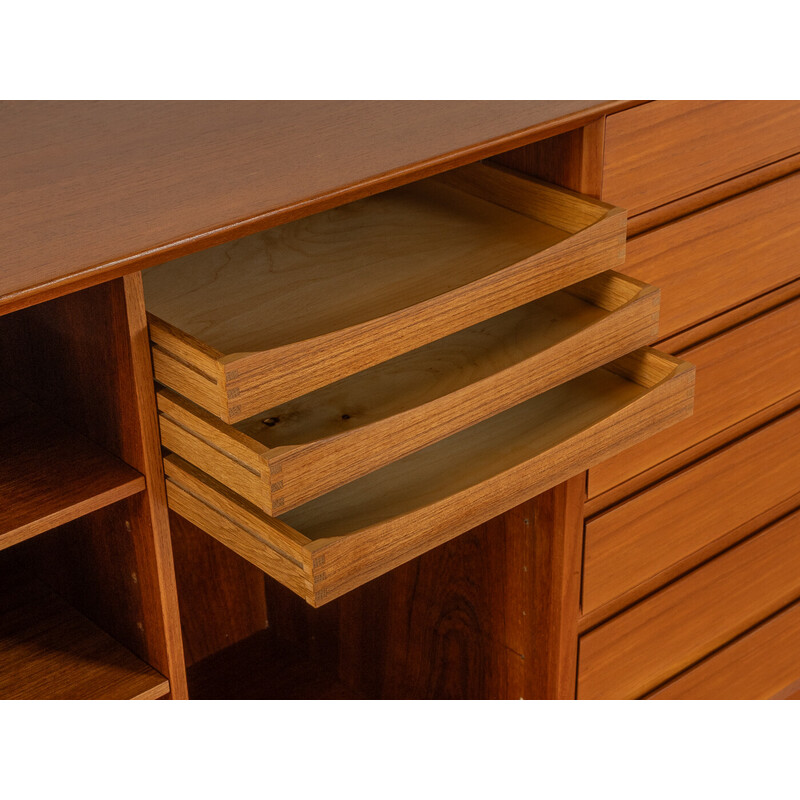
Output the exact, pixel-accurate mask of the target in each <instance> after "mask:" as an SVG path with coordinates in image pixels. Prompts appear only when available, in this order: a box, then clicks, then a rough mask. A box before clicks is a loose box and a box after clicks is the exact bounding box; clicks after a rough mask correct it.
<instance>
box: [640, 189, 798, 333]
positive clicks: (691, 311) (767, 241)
mask: <svg viewBox="0 0 800 800" xmlns="http://www.w3.org/2000/svg"><path fill="white" fill-rule="evenodd" d="M798 219H800V173H794V174H793V175H790V176H788V177H786V178H782V179H781V180H778V181H774V182H773V183H770V184H767V185H766V186H763V187H761V188H759V189H754V190H753V191H750V192H746V193H745V194H742V195H739V196H737V197H734V198H732V199H730V200H726V201H725V202H724V203H719V204H718V205H715V206H711V207H710V208H706V209H703V210H702V211H698V212H696V213H695V214H690V215H689V216H687V217H684V218H683V219H680V220H678V221H677V222H672V223H670V224H668V225H664V226H662V227H660V228H656V229H654V230H652V231H649V232H648V233H643V234H641V235H640V236H636V237H634V238H633V239H631V240H630V241H629V242H628V254H627V259H626V262H625V272H626V274H629V275H632V276H634V277H636V278H639V280H642V281H646V282H648V283H652V284H653V285H655V286H658V287H659V288H660V289H661V293H662V296H661V331H660V336H661V337H662V338H663V337H667V336H670V335H672V334H673V333H677V332H678V331H681V330H684V329H686V328H689V327H691V326H692V325H695V324H696V323H698V322H702V321H703V320H706V319H709V318H710V317H713V316H715V315H717V314H721V313H722V312H724V311H727V310H728V309H731V308H734V307H735V306H738V305H740V304H742V303H745V302H746V301H747V300H750V299H751V298H753V297H756V296H757V295H760V294H763V293H765V292H768V291H770V290H772V289H775V288H777V287H778V286H781V285H783V284H785V283H788V282H790V281H792V280H794V279H795V278H797V277H799V276H800V263H798V260H797V252H798V250H800V226H798V224H797V220H798Z"/></svg>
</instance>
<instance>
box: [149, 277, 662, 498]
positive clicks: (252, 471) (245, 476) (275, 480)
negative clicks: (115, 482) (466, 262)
mask: <svg viewBox="0 0 800 800" xmlns="http://www.w3.org/2000/svg"><path fill="white" fill-rule="evenodd" d="M658 296H659V292H658V290H657V289H655V288H653V287H652V286H647V285H646V284H643V283H640V282H639V281H636V280H631V279H630V278H626V277H625V276H623V275H619V274H617V273H615V272H605V273H602V274H601V275H597V276H594V277H592V278H588V279H587V280H585V281H582V282H581V283H579V284H576V285H575V286H572V287H569V288H568V289H566V290H562V291H559V292H555V293H553V294H551V295H547V296H546V297H542V298H539V299H538V300H534V301H532V302H531V303H528V304H527V305H525V306H522V307H520V308H516V309H512V310H511V311H507V312H506V313H505V314H502V315H500V316H499V317H493V318H492V319H490V320H487V321H485V322H481V323H478V324H477V325H474V326H472V327H471V328H468V329H466V330H463V331H459V332H457V333H453V334H451V335H450V336H448V337H445V338H444V339H440V340H438V341H436V342H432V343H431V344H428V345H425V346H424V347H421V348H418V349H417V350H412V351H411V352H409V353H404V354H403V355H400V356H397V357H395V358H394V359H392V360H390V361H385V362H383V363H381V364H378V365H376V366H374V367H371V368H370V369H368V370H365V371H364V372H359V373H356V374H355V375H351V376H349V377H347V378H344V379H342V380H341V381H338V382H336V383H334V384H331V385H329V386H325V387H323V388H321V389H318V390H317V391H315V392H312V393H310V394H308V395H305V396H304V397H301V398H298V399H297V400H292V401H289V402H288V403H284V404H283V405H280V406H276V407H274V408H271V409H269V410H267V411H264V412H262V413H261V414H258V415H257V416H255V417H251V418H250V419H248V420H245V421H244V422H240V423H237V424H236V425H235V426H234V425H229V424H227V423H225V422H222V421H220V420H219V419H218V418H217V417H215V416H213V415H212V414H209V413H208V412H205V411H203V409H201V408H199V407H198V406H196V405H195V404H193V403H191V402H190V401H188V400H185V399H184V398H182V397H181V396H180V395H178V394H176V393H175V392H173V391H171V390H169V389H162V390H161V391H160V392H159V396H158V406H159V411H160V415H159V417H160V423H161V439H162V442H163V444H164V446H165V447H167V448H168V449H169V450H172V451H173V452H174V453H177V454H178V455H179V456H181V457H182V458H184V459H186V460H187V461H189V462H190V463H192V464H194V465H195V466H197V467H200V469H202V470H203V471H204V472H206V473H207V474H208V475H210V476H211V477H213V478H216V479H217V480H218V481H220V482H221V483H223V484H225V485H226V486H228V487H229V488H231V489H233V491H235V492H236V493H237V494H240V495H241V496H242V497H244V498H245V499H246V500H249V501H250V502H251V503H253V504H254V505H256V506H258V507H259V508H260V509H262V510H263V511H266V512H267V513H268V514H281V513H285V512H287V511H290V510H291V509H293V508H295V507H297V506H299V505H300V504H302V503H305V502H307V501H309V500H312V499H313V498H315V497H318V496H319V495H321V494H324V493H325V492H328V491H331V490H332V489H335V488H337V487H338V486H341V485H343V484H345V483H348V482H349V481H352V480H355V479H356V478H359V477H361V476H362V475H366V474H367V473H368V472H371V471H372V470H375V469H378V468H379V467H382V466H385V465H386V464H389V463H391V462H392V461H396V460H397V459H399V458H402V457H403V456H406V455H408V454H409V453H413V452H415V451H416V450H419V449H421V448H422V447H425V446H427V445H429V444H432V443H434V442H436V441H438V440H440V439H443V438H445V437H446V436H450V435H451V434H453V433H456V432H458V431H460V430H463V429H464V428H467V427H469V426H470V425H473V424H475V423H477V422H480V421H481V420H484V419H488V418H489V417H491V416H493V415H494V414H498V413H500V412H501V411H505V410H506V409H508V408H511V407H512V406H514V405H517V404H518V403H521V402H523V401H525V400H527V399H529V398H531V397H533V396H535V395H537V394H541V393H542V392H544V391H547V390H548V389H551V388H553V387H554V386H557V385H558V384H560V383H563V382H564V381H567V380H570V379H571V378H574V377H576V376H578V375H580V374H582V373H584V372H587V371H588V370H590V369H594V368H595V367H598V366H601V365H602V364H605V363H607V362H608V361H611V360H612V359H614V358H617V357H619V356H622V355H624V354H625V353H629V352H630V351H631V350H634V349H636V348H637V347H641V346H642V345H644V344H647V342H649V341H652V340H653V339H654V338H655V337H656V335H657V333H658Z"/></svg>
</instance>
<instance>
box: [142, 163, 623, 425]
mask: <svg viewBox="0 0 800 800" xmlns="http://www.w3.org/2000/svg"><path fill="white" fill-rule="evenodd" d="M625 231H626V216H625V212H624V211H623V210H621V209H618V208H614V207H613V206H609V205H607V204H605V203H601V202H599V201H598V200H593V199H591V198H589V197H584V196H583V195H578V194H575V193H573V192H569V191H567V190H565V189H561V188H558V187H554V186H550V185H548V184H544V183H541V182H539V181H535V180H533V179H530V178H527V177H524V176H520V175H518V174H516V173H513V172H510V171H508V170H505V169H503V168H500V167H495V166H488V165H485V164H473V165H470V166H468V167H464V168H462V169H459V170H455V171H453V172H450V173H447V174H445V175H444V176H437V177H435V178H429V179H427V180H424V181H420V182H417V183H413V184H409V185H408V186H403V187H400V188H398V189H393V190H391V191H389V192H385V193H383V194H379V195H376V196H374V197H369V198H366V199H364V200H358V201H356V202H354V203H350V204H349V205H345V206H342V207H340V208H336V209H333V210H331V211H326V212H323V213H321V214H316V215H314V216H311V217H308V218H306V219H303V220H299V221H297V222H292V223H289V224H287V225H282V226H279V227H277V228H273V229H271V230H268V231H266V232H263V233H259V234H254V235H252V236H248V237H245V238H243V239H239V240H238V241H235V242H231V243H228V244H225V245H220V246H219V247H214V248H210V249H208V250H204V251H202V252H199V253H194V254H192V255H189V256H185V257H184V258H180V259H177V260H176V261H172V262H169V263H165V264H162V265H160V266H157V267H153V268H152V269H150V270H147V271H146V272H145V273H144V285H145V296H146V301H147V307H148V312H149V314H148V316H149V322H150V336H151V339H152V343H153V359H154V366H155V375H156V378H157V380H158V381H160V382H161V383H163V384H164V385H165V386H168V387H170V388H171V389H174V390H175V391H177V392H178V393H179V394H181V395H183V396H184V397H187V398H189V399H190V400H192V401H193V402H195V403H197V404H198V405H200V406H202V407H203V408H205V409H206V410H208V411H210V412H211V413H213V414H215V415H216V416H218V417H220V418H221V419H223V420H225V421H226V422H240V421H242V420H244V419H247V418H248V417H250V416H252V415H253V414H256V413H258V412H259V411H261V410H263V409H265V408H270V407H271V406H275V405H278V404H280V403H283V402H285V401H287V400H291V399H293V398H296V397H300V396H301V395H304V394H307V393H308V392H311V391H313V390H315V389H317V388H319V387H320V386H324V385H326V384H329V383H332V382H334V381H337V380H339V379H341V378H343V377H345V376H347V375H351V374H353V373H355V372H358V371H360V370H364V369H367V368H368V367H371V366H373V365H374V364H377V363H379V362H381V361H387V360H389V359H390V358H393V357H394V356H396V355H399V354H400V353H405V352H408V351H409V350H413V349H415V348H417V347H421V346H422V345H424V344H427V343H428V342H431V341H434V340H435V339H440V338H442V337H444V336H447V335H449V334H451V333H453V332H455V331H458V330H463V329H464V328H468V327H470V326H471V325H474V324H475V323H477V322H480V321H482V320H485V319H488V318H489V317H492V316H495V315H497V314H502V313H503V312H505V311H508V310H510V309H512V308H516V307H518V306H521V305H524V304H525V303H528V302H530V301H531V300H534V299H536V298H537V297H541V296H542V295H545V294H549V293H550V292H553V291H555V290H557V289H560V288H563V287H564V286H567V285H570V284H572V283H576V282H578V281H580V280H583V279H584V278H587V277H589V276H591V275H594V274H597V273H599V272H602V271H604V270H607V269H611V268H613V267H615V266H617V265H619V264H620V263H622V261H623V260H624V252H625Z"/></svg>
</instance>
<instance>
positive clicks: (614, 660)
mask: <svg viewBox="0 0 800 800" xmlns="http://www.w3.org/2000/svg"><path fill="white" fill-rule="evenodd" d="M798 594H800V512H796V513H794V514H792V515H790V516H788V517H785V518H784V519H782V520H781V521H780V522H777V523H775V524H774V525H772V526H771V527H769V528H767V529H766V530H764V531H762V532H761V533H758V534H756V535H755V536H753V537H751V538H749V539H747V540H746V541H744V542H742V543H740V544H738V545H737V546H736V547H733V548H731V549H730V550H728V551H726V552H725V553H723V554H722V555H720V556H718V557H717V558H715V559H714V560H713V561H710V562H709V563H707V564H705V565H703V566H702V567H699V568H698V569H696V570H695V571H694V572H691V573H689V574H688V575H686V576H685V577H684V578H681V579H680V580H679V581H676V582H675V583H672V584H670V585H669V586H667V587H666V588H664V589H662V590H661V591H660V592H657V593H656V594H654V595H652V596H651V597H648V598H647V599H646V600H644V601H643V602H641V603H639V604H638V605H636V606H634V607H633V608H631V609H630V610H629V611H626V612H624V613H623V614H620V615H619V616H617V617H614V618H613V619H611V620H610V621H609V622H606V623H605V624H603V625H601V626H600V627H598V628H595V629H594V630H593V631H591V632H589V633H587V634H584V635H583V636H582V637H581V639H580V652H579V667H578V697H579V698H581V699H612V698H619V699H625V698H634V697H640V696H641V695H643V694H645V693H647V692H649V691H651V690H653V689H655V688H656V687H657V686H659V685H660V684H662V683H663V682H664V681H666V680H668V679H669V678H672V677H673V676H674V675H676V674H677V673H679V672H681V671H682V670H684V669H686V668H687V667H688V666H690V665H691V664H693V663H695V662H696V661H698V660H699V659H701V658H703V657H704V656H706V655H708V654H709V653H710V652H711V651H712V650H715V649H716V648H718V647H720V646H722V645H724V644H725V643H726V642H729V641H730V640H731V639H733V637H735V636H737V635H738V634H740V633H742V632H743V631H745V630H747V629H748V628H750V627H752V626H753V625H755V624H756V623H758V622H760V621H761V620H763V619H764V618H765V617H767V616H768V615H770V614H772V613H774V612H775V611H777V610H779V609H780V608H783V606H785V605H786V604H788V603H790V602H792V601H793V600H795V599H796V598H797V596H798Z"/></svg>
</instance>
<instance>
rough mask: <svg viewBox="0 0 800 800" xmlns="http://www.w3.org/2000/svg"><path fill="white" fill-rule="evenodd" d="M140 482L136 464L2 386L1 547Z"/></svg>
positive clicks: (108, 501) (98, 504)
mask: <svg viewBox="0 0 800 800" xmlns="http://www.w3.org/2000/svg"><path fill="white" fill-rule="evenodd" d="M144 487H145V482H144V478H143V477H142V476H141V475H140V474H139V473H138V472H136V470H135V469H133V468H132V467H129V466H128V465H127V464H125V463H124V462H123V461H120V460H119V459H117V458H114V456H112V455H111V454H110V453H108V452H106V451H105V450H103V449H102V448H100V447H98V446H97V445H96V444H93V443H92V442H90V441H89V440H88V439H86V438H84V437H83V436H81V435H80V434H77V433H75V432H74V431H72V430H70V428H69V427H68V425H66V424H65V423H64V422H63V421H62V420H59V419H57V418H55V417H53V416H52V415H51V414H49V413H47V412H45V411H44V410H42V409H41V408H38V407H37V406H36V404H35V403H32V402H31V401H30V400H29V399H28V398H27V397H25V396H24V395H22V394H20V393H19V392H17V391H15V390H13V389H11V388H9V387H8V386H5V387H3V388H2V389H0V497H2V498H3V501H2V504H0V549H3V548H6V547H10V546H11V545H14V544H17V543H18V542H21V541H24V540H25V539H28V538H30V537H31V536H36V535H37V534H40V533H43V532H44V531H48V530H51V529H52V528H56V527H58V526H59V525H63V524H64V523H65V522H69V521H70V520H73V519H77V518H78V517H81V516H83V515H84V514H90V513H91V512H92V511H96V510H97V509H98V508H103V507H104V506H107V505H110V504H111V503H115V502H116V501H117V500H121V499H123V498H125V497H130V496H131V495H132V494H136V493H137V492H141V491H143V490H144Z"/></svg>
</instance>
